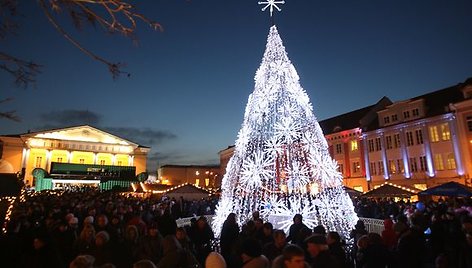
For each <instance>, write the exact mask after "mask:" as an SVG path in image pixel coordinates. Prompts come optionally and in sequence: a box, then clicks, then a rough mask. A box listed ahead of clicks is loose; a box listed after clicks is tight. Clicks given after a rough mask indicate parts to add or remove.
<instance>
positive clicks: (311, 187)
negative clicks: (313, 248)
mask: <svg viewBox="0 0 472 268" xmlns="http://www.w3.org/2000/svg"><path fill="white" fill-rule="evenodd" d="M254 80H255V87H254V92H253V93H252V94H251V95H250V96H249V99H248V103H247V106H246V110H245V114H244V122H243V124H242V126H241V130H240V131H239V134H238V138H237V140H236V144H235V150H234V155H233V156H232V158H231V159H230V161H229V163H228V166H227V169H226V174H225V176H224V177H223V182H222V194H221V199H220V201H219V203H218V207H217V210H216V215H215V218H214V220H213V230H214V231H215V233H216V234H219V233H220V231H221V226H222V224H223V222H224V220H225V219H226V217H227V215H228V214H229V213H231V212H234V213H236V215H237V219H238V221H239V223H240V224H242V223H244V222H246V221H247V220H248V219H250V218H251V215H252V213H253V212H254V211H259V212H260V215H261V217H262V218H263V219H265V220H268V221H270V222H272V223H273V224H274V227H275V228H279V229H284V230H288V228H289V226H290V225H291V224H292V223H293V221H292V218H293V216H294V215H295V214H302V216H303V221H304V223H305V224H306V225H307V226H308V227H310V228H313V227H314V226H316V225H319V224H322V225H324V226H325V227H326V228H327V229H328V230H329V231H337V232H339V233H340V234H341V235H343V236H344V237H346V236H347V235H348V232H349V231H350V230H351V229H352V228H353V226H354V224H355V223H356V221H357V219H358V218H357V215H356V214H355V212H354V207H353V205H352V201H351V199H350V198H349V196H348V194H347V193H346V192H345V191H344V188H343V185H342V175H341V174H340V173H339V172H338V166H337V163H336V162H335V161H334V160H333V159H332V158H331V156H330V155H329V151H328V144H327V142H326V139H325V138H324V135H323V132H322V130H321V128H320V126H319V124H318V122H317V120H316V117H315V115H314V114H313V108H312V105H311V103H310V100H309V98H308V95H307V94H306V92H305V90H304V89H303V88H302V87H301V86H300V83H299V77H298V74H297V71H296V70H295V67H294V66H293V65H292V63H291V62H290V60H289V58H288V56H287V53H286V52H285V47H284V46H283V44H282V40H281V38H280V36H279V34H278V32H277V28H276V27H275V26H272V27H271V28H270V32H269V36H268V38H267V46H266V50H265V53H264V57H263V59H262V63H261V65H260V67H259V69H258V70H257V72H256V75H255V78H254Z"/></svg>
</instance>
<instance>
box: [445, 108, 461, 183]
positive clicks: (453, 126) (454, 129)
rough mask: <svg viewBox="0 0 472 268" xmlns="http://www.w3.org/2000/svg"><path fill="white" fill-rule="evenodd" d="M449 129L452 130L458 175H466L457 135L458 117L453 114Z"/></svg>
mask: <svg viewBox="0 0 472 268" xmlns="http://www.w3.org/2000/svg"><path fill="white" fill-rule="evenodd" d="M448 123H449V131H450V132H451V139H452V145H453V148H454V158H455V159H456V172H457V175H459V176H462V175H464V164H463V163H462V156H461V151H460V144H459V137H458V136H457V125H456V117H455V116H453V117H452V120H450V121H449V122H448Z"/></svg>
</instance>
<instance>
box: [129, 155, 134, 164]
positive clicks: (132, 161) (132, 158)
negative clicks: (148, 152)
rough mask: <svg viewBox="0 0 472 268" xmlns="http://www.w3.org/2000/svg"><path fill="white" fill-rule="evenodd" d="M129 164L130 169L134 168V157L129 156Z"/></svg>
mask: <svg viewBox="0 0 472 268" xmlns="http://www.w3.org/2000/svg"><path fill="white" fill-rule="evenodd" d="M128 163H129V165H128V166H130V167H132V166H134V155H129V156H128Z"/></svg>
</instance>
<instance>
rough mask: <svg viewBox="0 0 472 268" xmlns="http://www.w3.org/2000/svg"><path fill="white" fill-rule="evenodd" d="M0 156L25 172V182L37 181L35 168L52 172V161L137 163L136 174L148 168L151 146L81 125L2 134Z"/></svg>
mask: <svg viewBox="0 0 472 268" xmlns="http://www.w3.org/2000/svg"><path fill="white" fill-rule="evenodd" d="M0 142H1V144H2V148H1V149H2V150H1V151H2V155H1V160H2V162H3V163H4V166H6V167H7V168H8V170H3V171H1V172H0V173H21V172H24V182H25V184H26V185H28V186H32V185H33V184H34V179H33V175H32V171H33V170H34V169H36V168H41V169H44V170H45V171H46V172H49V170H50V169H51V164H52V163H70V164H84V165H104V166H105V165H106V166H134V167H135V168H136V174H139V173H141V172H145V171H146V159H147V154H148V153H149V151H150V148H149V147H145V146H141V145H139V144H136V143H134V142H131V141H128V140H125V139H123V138H120V137H117V136H115V135H113V134H110V133H107V132H105V131H102V130H100V129H97V128H94V127H91V126H88V125H82V126H76V127H69V128H62V129H53V130H45V131H40V132H32V133H25V134H19V135H4V136H0Z"/></svg>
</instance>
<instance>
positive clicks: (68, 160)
mask: <svg viewBox="0 0 472 268" xmlns="http://www.w3.org/2000/svg"><path fill="white" fill-rule="evenodd" d="M71 161H72V151H70V150H67V163H70V162H71Z"/></svg>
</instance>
